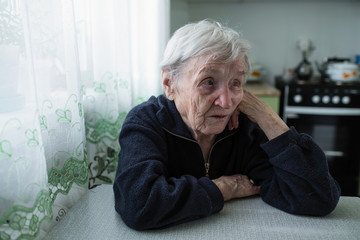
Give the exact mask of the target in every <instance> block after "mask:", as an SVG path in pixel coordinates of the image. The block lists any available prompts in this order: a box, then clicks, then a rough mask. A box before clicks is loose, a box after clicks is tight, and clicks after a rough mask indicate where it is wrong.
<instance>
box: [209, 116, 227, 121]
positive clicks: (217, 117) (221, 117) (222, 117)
mask: <svg viewBox="0 0 360 240" xmlns="http://www.w3.org/2000/svg"><path fill="white" fill-rule="evenodd" d="M226 116H227V115H213V116H212V117H213V118H216V119H219V120H220V119H224V118H226Z"/></svg>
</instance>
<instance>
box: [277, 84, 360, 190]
mask: <svg viewBox="0 0 360 240" xmlns="http://www.w3.org/2000/svg"><path fill="white" fill-rule="evenodd" d="M276 87H277V88H278V89H280V90H281V101H280V116H281V117H282V118H283V119H284V121H285V122H286V123H287V124H288V125H289V126H295V128H296V129H297V130H298V131H299V132H303V133H307V134H309V135H311V136H312V137H313V138H314V140H315V141H316V142H317V143H318V144H319V146H320V147H321V148H322V149H323V150H324V152H325V155H326V157H327V160H328V164H329V170H330V173H331V174H332V176H333V177H334V178H335V179H336V180H337V181H338V182H339V184H340V187H341V189H342V195H344V196H359V194H360V193H359V168H360V164H359V162H360V150H359V149H360V137H359V136H360V82H340V83H339V82H334V81H323V80H322V79H315V80H314V79H311V80H310V81H299V80H296V79H294V80H292V81H284V80H283V79H282V78H281V77H277V78H276Z"/></svg>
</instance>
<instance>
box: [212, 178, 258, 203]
mask: <svg viewBox="0 0 360 240" xmlns="http://www.w3.org/2000/svg"><path fill="white" fill-rule="evenodd" d="M213 182H214V183H215V184H216V186H217V187H218V188H219V189H220V191H221V193H222V195H223V197H224V201H228V200H230V199H233V198H242V197H248V196H251V195H255V194H259V193H260V186H255V185H254V184H252V183H251V181H250V180H249V178H248V177H247V176H245V175H241V174H237V175H233V176H222V177H220V178H217V179H214V180H213Z"/></svg>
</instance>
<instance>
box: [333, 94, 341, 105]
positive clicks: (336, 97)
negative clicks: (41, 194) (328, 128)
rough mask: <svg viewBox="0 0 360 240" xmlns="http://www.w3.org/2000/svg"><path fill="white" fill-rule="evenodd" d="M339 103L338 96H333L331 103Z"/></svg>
mask: <svg viewBox="0 0 360 240" xmlns="http://www.w3.org/2000/svg"><path fill="white" fill-rule="evenodd" d="M339 102H340V97H339V96H333V97H332V103H333V104H338V103H339Z"/></svg>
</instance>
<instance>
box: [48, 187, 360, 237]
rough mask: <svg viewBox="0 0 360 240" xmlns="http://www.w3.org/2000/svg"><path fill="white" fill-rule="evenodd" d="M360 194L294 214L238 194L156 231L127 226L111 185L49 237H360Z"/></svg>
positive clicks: (84, 199) (97, 191)
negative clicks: (212, 210)
mask: <svg viewBox="0 0 360 240" xmlns="http://www.w3.org/2000/svg"><path fill="white" fill-rule="evenodd" d="M359 226H360V198H357V197H341V198H340V202H339V204H338V205H337V207H336V209H335V210H334V211H333V212H332V213H331V214H329V215H327V216H325V217H312V216H299V215H291V214H288V213H285V212H283V211H280V210H278V209H276V208H273V207H271V206H269V205H268V204H266V203H264V202H263V201H262V200H261V198H260V197H258V196H254V197H248V198H242V199H236V200H232V201H229V202H226V203H225V206H224V209H223V210H222V211H221V212H220V213H218V214H214V215H212V216H210V217H208V218H203V219H199V220H196V221H192V222H188V223H184V224H181V225H178V226H174V227H170V228H166V229H162V230H151V231H135V230H133V229H130V228H129V227H127V226H126V225H125V224H124V222H123V221H122V219H121V217H120V216H119V215H118V214H117V213H116V211H115V209H114V194H113V189H112V185H101V186H98V187H96V188H95V189H92V190H90V191H89V192H88V193H87V194H85V195H84V196H83V197H82V198H81V199H80V201H79V202H78V203H76V204H75V205H74V206H73V207H72V209H71V210H70V211H69V212H68V213H67V215H66V216H64V217H63V219H62V220H61V221H60V222H59V223H58V224H57V225H55V227H54V228H53V230H52V231H51V232H50V233H49V235H48V236H47V237H46V238H45V239H49V240H50V239H51V240H56V239H78V240H81V239H128V240H132V239H134V240H141V239H147V240H149V239H150V240H151V239H154V240H162V239H172V240H176V239H181V240H182V239H188V240H191V239H194V240H201V239H206V240H211V239H216V240H219V239H244V240H246V239H248V240H250V239H251V240H254V239H271V240H276V239H281V240H284V239H293V240H296V239H327V240H328V239H341V240H348V239H352V240H355V239H359V236H360V228H359Z"/></svg>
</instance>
